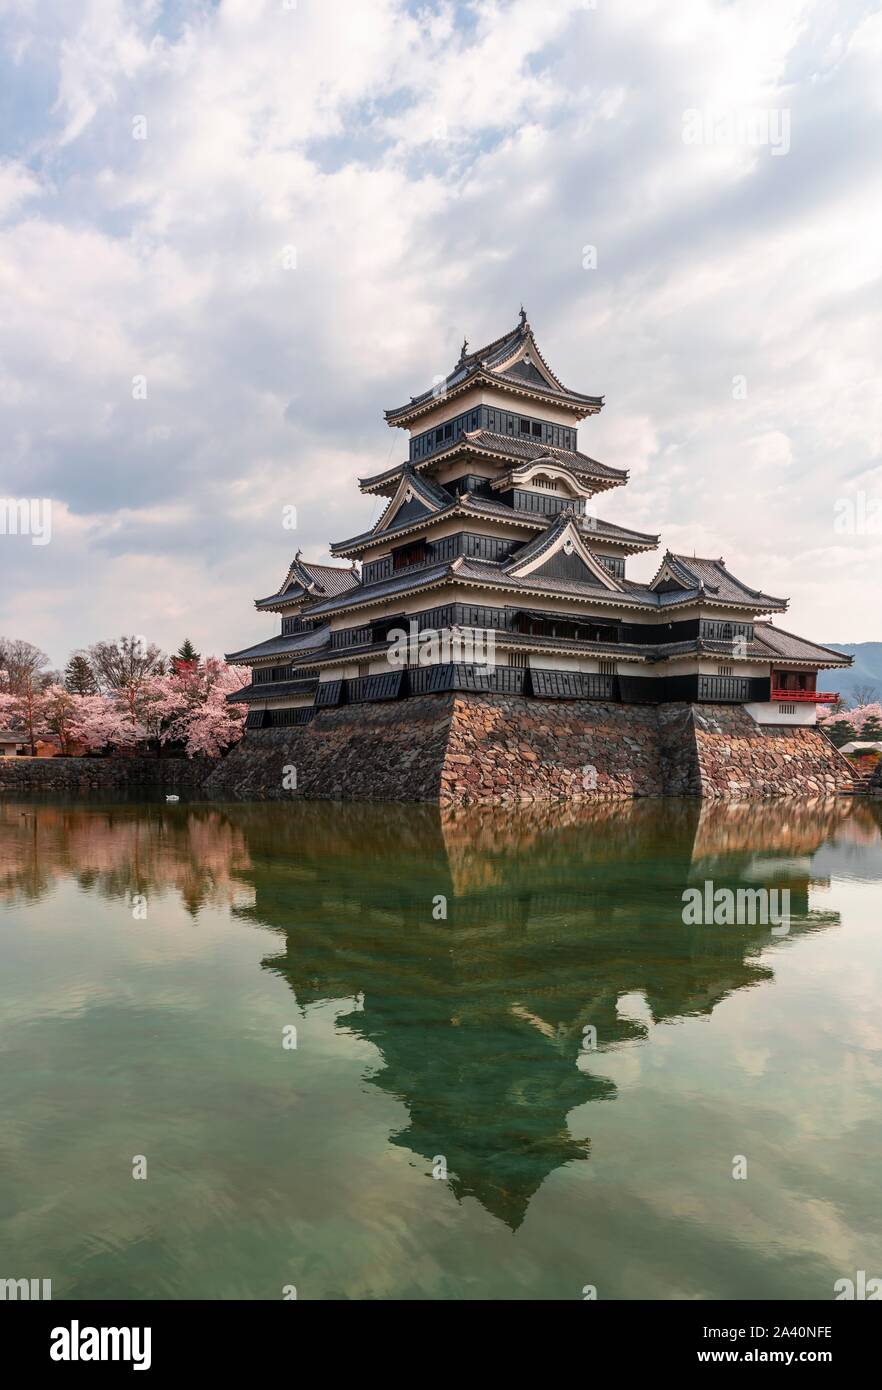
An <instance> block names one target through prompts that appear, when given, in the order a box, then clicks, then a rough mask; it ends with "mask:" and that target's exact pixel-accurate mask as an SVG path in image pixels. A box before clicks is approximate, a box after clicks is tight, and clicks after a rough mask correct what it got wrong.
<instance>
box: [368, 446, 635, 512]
mask: <svg viewBox="0 0 882 1390" xmlns="http://www.w3.org/2000/svg"><path fill="white" fill-rule="evenodd" d="M560 452H562V453H575V452H576V451H575V450H561V451H560ZM460 456H465V457H472V458H483V459H490V460H492V461H493V462H494V463H496V462H498V461H499V460H503V463H504V465H505V466H509V465H512V464H514V465H517V464H523V463H524V462H525V460H524V459H523V458H520V457H519V456H518V455H517V454H508V453H506V452H505V451H504V450H502V449H488V448H486V447H484V446H482V445H480V444H474V443H472V442H471V441H469V440H468V439H467V438H466V437H465V436H461V437H460V438H459V439H457V440H454V442H453V443H452V444H450V445H448V447H447V448H446V449H439V450H438V452H437V453H435V454H430V455H429V457H428V458H425V459H414V460H408V461H407V463H401V464H398V465H397V466H396V467H395V468H387V469H385V470H384V472H382V473H374V474H372V475H369V476H368V477H367V478H359V480H358V486H359V489H360V491H361V492H363V493H365V494H366V495H371V494H373V493H380V494H381V495H385V496H387V497H391V496H393V495H394V493H395V492H396V491H397V489H398V484H399V482H400V481H401V475H402V473H403V472H404V469H405V468H410V469H411V470H412V471H413V472H414V473H425V472H427V471H428V470H429V469H431V468H436V467H437V466H438V465H439V464H441V463H453V462H455V461H456V459H457V458H459V457H460ZM549 457H553V454H550V455H549ZM586 457H587V455H586ZM592 462H593V460H592ZM600 466H602V467H603V468H605V469H607V471H608V473H609V474H610V475H611V476H609V477H607V476H605V475H604V474H600V473H592V472H591V471H590V470H588V469H586V470H584V471H583V470H582V469H580V468H578V467H576V466H574V465H572V464H566V463H560V464H558V467H561V468H566V469H567V470H568V471H569V472H572V473H573V474H574V475H575V476H577V477H578V478H579V479H583V478H584V479H587V480H588V482H589V483H590V484H591V487H592V495H593V493H595V492H606V491H608V490H609V489H610V488H613V487H623V486H624V485H625V483H627V481H628V476H629V474H628V470H627V469H626V468H610V467H609V465H608V464H603V465H600Z"/></svg>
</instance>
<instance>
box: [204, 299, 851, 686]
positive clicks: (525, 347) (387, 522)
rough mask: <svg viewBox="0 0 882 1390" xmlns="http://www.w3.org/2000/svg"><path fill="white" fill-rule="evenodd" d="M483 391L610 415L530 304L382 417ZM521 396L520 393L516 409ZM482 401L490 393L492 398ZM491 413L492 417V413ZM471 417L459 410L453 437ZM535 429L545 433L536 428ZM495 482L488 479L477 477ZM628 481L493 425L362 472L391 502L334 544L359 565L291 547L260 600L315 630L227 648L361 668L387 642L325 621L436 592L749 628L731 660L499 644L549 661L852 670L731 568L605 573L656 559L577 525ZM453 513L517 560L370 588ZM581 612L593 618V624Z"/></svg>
mask: <svg viewBox="0 0 882 1390" xmlns="http://www.w3.org/2000/svg"><path fill="white" fill-rule="evenodd" d="M474 387H493V388H496V390H497V391H502V392H504V393H505V394H507V395H509V396H511V397H512V398H513V402H512V410H513V411H517V410H519V409H521V410H524V411H526V410H527V409H528V407H527V406H524V405H523V401H524V400H527V399H528V398H529V399H531V400H532V401H533V403H534V404H535V405H536V407H537V410H536V412H535V413H536V414H538V415H539V416H540V417H541V416H542V415H543V412H542V406H543V404H544V405H546V406H547V405H552V404H553V405H554V406H555V407H556V411H555V412H552V414H553V415H554V418H555V420H557V421H559V420H560V419H561V418H562V417H561V414H560V411H561V410H564V411H567V412H569V414H570V416H571V419H572V420H573V421H575V420H578V419H582V418H583V417H584V416H586V415H591V414H595V413H596V412H597V411H599V410H600V409H601V407H602V405H603V398H602V397H600V396H587V395H583V394H581V393H579V392H576V391H572V390H570V389H569V388H568V387H566V386H564V385H563V383H562V382H561V381H560V379H559V378H558V377H557V376H556V375H555V374H554V373H553V372H552V370H551V368H550V367H549V366H548V363H547V362H546V361H545V359H544V357H543V356H542V354H541V352H540V351H539V348H538V346H537V344H536V340H535V338H534V336H533V332H532V329H531V327H530V325H529V323H528V322H527V316H526V314H525V313H524V312H523V310H522V311H521V317H520V322H519V324H518V325H517V327H516V328H514V329H513V330H511V331H510V332H509V333H506V334H504V335H503V336H502V337H500V338H497V339H496V340H495V341H494V342H492V343H488V344H486V345H485V346H484V347H482V348H479V349H478V351H477V352H469V351H468V345H467V344H463V350H462V353H461V354H460V359H459V361H458V362H457V364H456V366H455V367H454V369H453V371H452V372H450V373H449V374H448V376H447V377H446V378H445V381H444V385H443V389H442V390H441V391H440V392H439V391H438V389H437V388H435V389H434V390H430V391H425V392H423V393H422V394H421V395H419V396H414V397H411V400H410V402H409V403H408V404H407V405H404V406H399V407H397V408H396V409H393V410H389V411H387V412H386V419H387V421H388V423H389V424H390V425H395V426H404V427H411V426H412V427H414V428H415V430H416V431H417V432H418V431H420V430H422V429H423V428H429V427H430V425H431V419H430V417H432V416H433V414H434V416H435V418H436V419H437V412H438V411H439V409H441V410H443V411H444V414H443V415H442V417H441V419H442V421H443V422H447V421H449V417H450V411H449V409H448V407H449V403H450V401H451V399H452V398H455V397H456V396H457V395H459V394H464V393H465V392H466V391H470V390H472V388H474ZM515 398H520V402H521V403H520V404H518V401H517V400H515ZM486 399H492V394H491V396H490V397H489V398H488V397H485V400H486ZM470 408H471V407H466V409H467V410H468V409H470ZM487 409H488V411H489V410H490V409H491V407H490V406H489V405H488V406H487ZM503 418H504V416H503ZM465 422H466V421H465V418H464V417H463V416H460V417H459V422H458V424H457V428H459V425H460V424H464V423H465ZM546 423H547V424H549V425H550V423H551V422H548V421H547V420H546ZM533 424H534V425H535V426H536V428H537V429H539V430H540V433H541V428H542V422H541V420H539V421H534V422H533ZM548 433H549V437H559V436H556V435H554V434H553V431H552V430H551V429H549V431H548ZM573 438H575V435H574V434H573ZM460 459H462V460H463V461H464V462H465V464H466V465H468V462H469V460H470V459H476V460H477V459H479V460H480V461H481V463H482V465H484V467H483V473H482V481H481V482H480V484H476V486H478V485H479V486H480V488H481V492H480V495H479V494H478V493H474V492H464V493H461V494H458V495H457V494H455V493H454V492H453V491H452V490H448V488H447V487H446V486H444V485H442V484H441V483H440V482H439V481H438V478H437V475H438V473H439V471H440V470H441V469H442V468H445V469H447V470H448V476H450V465H451V463H454V462H458V461H459V460H460ZM488 463H489V464H490V465H491V467H490V468H489V469H488V468H487V466H486V465H487V464H488ZM474 471H477V472H479V473H481V470H480V469H478V470H472V469H470V468H469V467H468V466H466V467H465V468H464V469H463V473H462V474H461V475H460V478H461V479H462V477H463V476H464V475H469V474H471V473H472V472H474ZM488 472H489V473H490V474H491V476H489V477H484V476H483V474H485V473H488ZM537 476H538V477H539V478H540V481H541V483H542V484H544V487H545V489H547V488H549V487H550V486H555V487H556V488H557V491H556V493H554V494H550V493H549V492H548V491H546V490H542V491H540V490H539V489H538V488H536V479H537ZM627 479H628V473H627V470H624V469H617V468H611V467H609V466H608V465H606V464H603V463H599V462H598V461H597V460H596V459H593V458H591V457H590V456H589V455H587V454H583V453H581V452H580V451H578V450H577V449H575V448H571V449H563V448H558V447H552V446H551V445H549V444H547V443H545V442H540V440H539V439H538V438H536V437H527V436H524V435H509V434H501V433H496V432H494V431H492V430H489V429H484V428H475V429H472V430H466V431H463V432H461V433H460V434H459V435H458V437H457V438H455V439H453V440H451V441H450V443H449V444H447V445H446V446H445V447H441V448H438V449H437V450H436V451H435V452H433V453H431V454H429V455H428V456H427V457H424V458H420V459H414V460H408V461H407V462H405V463H402V464H399V465H397V466H396V467H394V468H390V469H386V470H385V471H384V472H382V473H376V474H373V475H371V476H368V477H365V478H362V479H361V480H360V486H361V490H362V491H363V492H365V493H368V494H374V495H379V496H384V497H386V498H387V499H388V501H387V504H386V506H385V508H384V510H383V512H382V515H381V516H380V517H379V519H378V520H377V521H376V522H375V524H374V525H372V526H371V527H370V528H369V529H368V530H365V531H363V532H360V533H359V534H358V535H355V536H351V537H349V538H348V539H347V540H343V541H338V542H336V543H335V544H334V545H332V547H331V553H332V555H336V556H345V557H347V558H349V559H352V561H353V563H352V566H351V567H349V568H346V567H343V566H339V565H319V564H314V563H312V562H308V561H304V560H303V559H302V557H301V554H300V552H299V551H298V552H297V555H296V556H295V558H294V561H293V562H292V564H291V566H290V567H289V569H288V572H287V574H286V575H285V578H284V581H283V583H282V585H281V586H280V588H279V590H278V591H277V592H276V593H275V594H271V595H270V596H269V597H267V598H263V599H258V600H257V601H256V606H257V608H259V609H261V610H264V611H275V612H281V613H291V612H294V611H298V612H299V613H300V616H301V617H302V619H303V622H304V624H306V625H308V626H307V628H306V630H301V631H299V632H297V633H292V634H289V635H285V636H276V637H273V638H271V639H270V640H269V641H266V642H261V643H258V644H256V645H255V646H253V647H248V648H245V649H243V650H242V651H240V652H234V653H232V654H231V655H230V656H229V657H228V660H230V661H234V662H235V661H238V662H242V663H246V664H247V663H251V662H262V661H271V660H273V659H274V658H279V659H283V660H285V659H287V660H289V661H290V662H291V664H292V665H293V666H295V667H296V666H298V665H299V664H302V665H304V666H312V665H322V664H325V663H331V662H340V661H346V660H352V659H353V658H354V657H355V656H356V654H357V658H358V659H359V660H360V659H361V658H362V657H365V656H369V655H371V654H372V653H374V652H375V651H384V650H385V643H383V642H377V643H374V644H372V645H367V644H359V645H358V646H357V648H356V649H355V650H352V651H350V650H346V649H342V648H334V649H332V648H331V622H332V620H334V619H336V618H340V617H342V616H344V615H346V614H350V613H352V614H355V615H356V617H355V618H354V619H353V622H354V623H355V624H356V625H357V624H358V617H357V615H358V613H359V611H361V610H366V609H371V608H374V607H377V608H379V609H380V611H381V612H383V611H385V613H386V615H387V616H388V614H389V612H390V610H392V611H394V612H396V613H398V612H401V613H402V614H404V613H406V612H407V611H408V610H409V607H410V600H412V599H414V598H416V597H417V596H420V595H424V594H426V593H431V594H433V596H434V594H436V593H437V598H438V602H439V603H442V604H443V603H444V602H445V601H449V599H450V596H451V594H455V593H456V592H457V591H460V592H461V591H462V590H473V591H474V602H475V603H476V604H482V603H486V604H488V606H499V605H504V606H506V607H507V608H509V609H510V610H514V611H521V607H523V611H524V612H527V613H530V614H532V615H533V616H538V617H540V618H542V617H545V618H549V619H552V620H561V621H562V622H564V623H566V622H568V621H575V623H576V624H577V625H579V624H582V623H584V624H589V625H590V623H591V622H592V621H594V620H595V619H598V618H600V619H601V621H603V620H604V618H603V615H604V614H606V613H610V612H612V613H614V612H615V611H616V610H617V611H618V615H619V619H620V621H621V622H625V623H627V622H631V621H637V622H638V623H639V622H640V621H641V618H642V619H643V620H644V621H647V622H651V621H652V619H653V617H658V616H661V615H664V618H665V621H667V620H668V615H670V621H673V620H674V619H675V618H676V617H677V615H678V613H679V614H680V615H681V616H683V615H684V614H685V616H687V617H692V616H694V615H695V612H696V610H697V611H698V612H700V613H702V614H704V613H709V612H714V611H715V610H716V612H717V613H719V615H720V617H721V618H723V619H724V620H727V621H728V620H729V619H733V620H734V621H736V622H738V621H739V620H750V621H751V622H753V625H754V636H753V638H752V639H750V640H749V641H746V642H744V643H742V644H741V645H740V646H739V647H738V649H737V651H736V650H733V644H732V642H731V641H729V642H727V641H722V640H720V641H713V640H710V639H707V638H703V637H696V638H694V639H690V640H687V641H683V640H677V641H667V642H666V641H664V640H663V632H664V629H663V628H662V627H661V626H660V627H659V633H658V635H659V638H660V639H661V640H659V641H657V642H652V641H649V642H643V643H632V642H609V641H603V642H599V641H598V642H596V643H594V642H591V641H585V640H583V639H578V640H577V639H576V638H575V637H574V638H569V637H568V638H558V637H550V636H538V635H536V634H531V635H527V634H521V633H518V632H513V631H508V630H506V631H504V632H503V631H499V632H497V645H498V646H499V647H501V648H502V649H503V650H505V649H506V648H509V647H510V648H517V647H529V648H534V649H536V650H538V651H542V652H548V653H555V652H559V653H568V652H573V651H575V652H579V653H581V654H582V655H586V654H588V655H598V656H604V657H609V656H621V657H625V658H627V660H628V661H633V662H638V663H641V664H652V663H659V662H665V661H667V660H671V659H674V658H676V657H679V656H682V655H695V656H719V657H725V659H726V661H727V662H728V661H753V662H757V661H763V662H766V661H768V662H780V661H786V662H787V663H788V664H793V665H796V666H799V665H805V666H807V667H818V668H820V667H822V666H823V667H833V666H847V665H849V664H850V661H851V659H850V658H848V657H844V656H843V655H842V653H840V652H835V651H832V650H831V649H829V648H827V647H820V646H818V645H816V644H815V643H812V642H808V641H806V640H805V639H804V638H801V637H796V636H795V635H793V634H791V633H787V632H784V631H783V630H781V629H777V628H774V627H772V625H771V623H768V622H756V621H755V620H756V619H757V618H760V617H764V616H765V615H768V614H771V613H776V612H783V611H785V610H786V608H787V606H788V604H787V600H786V599H783V598H777V597H775V596H773V595H770V594H766V593H764V592H763V591H762V590H760V589H754V588H752V587H751V586H750V585H748V584H746V583H744V582H743V581H742V580H740V579H738V578H737V576H736V575H734V574H732V572H731V571H730V570H729V569H728V567H727V565H726V563H725V561H724V560H723V559H720V558H710V559H708V558H702V557H698V556H694V555H693V556H689V555H682V554H678V553H676V552H674V551H670V550H668V551H666V552H665V555H664V557H663V559H662V561H661V563H660V565H659V568H658V571H657V573H656V574H655V576H654V577H653V578H652V580H651V581H650V582H649V583H638V582H636V581H634V580H631V579H627V578H625V577H623V576H622V575H621V573H618V574H617V573H615V572H614V569H615V566H610V565H608V564H606V563H603V562H602V559H603V557H607V558H608V557H609V556H610V554H611V553H613V554H614V553H616V552H618V554H619V555H622V554H625V555H627V554H634V553H636V552H638V551H645V550H649V549H654V548H655V547H656V546H657V545H658V541H659V538H658V536H657V535H652V534H650V533H647V532H641V531H635V530H631V529H629V528H628V527H625V526H619V525H617V524H614V523H612V522H607V521H603V520H601V519H599V518H595V517H589V516H584V515H582V514H581V513H580V512H579V510H578V509H579V508H580V507H583V506H584V498H585V497H587V496H591V495H593V494H594V493H595V492H598V491H602V490H605V489H607V488H611V487H617V486H620V485H621V484H623V483H625V482H627ZM452 486H453V484H452V482H451V487H452ZM531 489H535V491H536V494H537V495H538V496H541V497H548V496H549V495H554V496H555V497H556V501H555V504H554V505H556V506H558V507H559V510H558V511H557V512H556V513H554V514H548V513H546V512H544V511H537V510H529V511H528V510H526V509H522V507H521V505H512V501H514V502H517V503H520V500H521V499H523V501H524V503H526V502H536V497H535V496H534V497H529V496H525V493H526V492H529V491H530V490H531ZM561 489H562V491H563V492H565V493H566V494H567V495H566V496H563V495H562V491H561ZM489 491H492V492H493V493H496V494H505V495H507V496H508V497H509V498H510V499H511V501H508V502H506V501H503V500H502V497H501V495H500V496H487V495H484V494H485V492H489ZM536 505H537V506H538V505H540V504H539V503H537V504H536ZM541 505H542V506H544V505H545V503H544V502H543V503H542V504H541ZM460 519H461V520H462V521H463V523H464V526H463V529H465V530H468V531H471V532H472V533H473V534H475V533H477V534H480V533H481V523H482V522H493V523H496V524H497V525H498V524H500V523H501V524H502V525H503V526H507V527H510V528H511V531H510V532H509V534H510V535H511V536H512V538H513V540H514V542H515V548H514V551H513V553H511V554H509V555H508V557H507V558H505V559H500V560H483V559H481V560H479V559H475V558H472V557H468V556H464V555H460V556H459V557H457V558H456V559H453V560H443V561H438V562H435V563H433V562H431V561H429V562H428V563H421V564H419V563H415V564H413V565H411V566H409V567H408V568H406V569H404V570H401V571H398V572H395V573H392V574H390V575H388V576H387V577H386V578H383V579H378V580H376V581H374V582H371V583H364V582H363V580H362V577H361V575H359V573H358V572H357V570H356V568H355V559H354V557H356V556H358V555H362V554H364V553H366V552H370V551H372V550H374V551H376V550H377V549H378V547H383V548H384V550H385V547H386V546H387V544H388V546H389V548H390V549H391V548H392V547H393V546H395V545H396V544H397V543H399V542H404V541H406V540H407V538H408V537H416V536H420V535H422V536H427V537H431V535H432V532H433V531H435V528H436V527H437V526H438V525H439V523H448V522H450V521H458V520H460ZM450 533H451V528H450V527H449V526H447V527H446V534H450ZM502 534H505V533H502ZM494 535H495V536H497V537H498V536H499V535H500V532H499V531H498V530H497V531H495V532H494ZM506 548H508V547H506ZM599 552H600V553H599ZM562 599H563V600H571V601H572V607H571V608H570V610H569V612H568V613H567V612H565V611H564V612H561V611H550V610H552V608H553V604H552V603H551V602H549V601H550V600H562ZM471 601H472V597H471V595H470V596H469V602H471ZM586 610H587V612H588V613H590V615H591V616H590V617H585V616H584V614H585V612H586ZM689 610H691V612H690V611H689ZM686 630H687V631H688V630H690V629H686ZM679 631H680V632H682V631H683V629H682V628H681V629H679ZM646 635H647V636H648V635H649V633H647V634H646ZM653 635H654V634H653ZM283 674H284V673H283ZM301 684H302V682H301ZM287 689H288V687H287V686H286V685H284V684H282V685H279V684H276V685H274V686H273V687H272V689H271V690H267V691H266V692H265V693H266V694H267V695H269V694H272V695H277V694H285V693H286V691H287ZM292 693H293V692H292Z"/></svg>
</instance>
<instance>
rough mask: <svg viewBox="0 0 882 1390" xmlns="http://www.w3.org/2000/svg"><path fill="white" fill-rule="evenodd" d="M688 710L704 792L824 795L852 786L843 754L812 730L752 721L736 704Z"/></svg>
mask: <svg viewBox="0 0 882 1390" xmlns="http://www.w3.org/2000/svg"><path fill="white" fill-rule="evenodd" d="M690 709H691V721H692V728H693V731H694V742H695V749H696V756H697V763H698V773H699V778H700V782H701V790H700V794H701V795H702V796H704V797H707V798H710V799H718V798H729V799H731V800H738V799H740V798H747V797H750V798H752V797H757V796H830V795H836V794H837V793H840V792H847V791H853V790H854V776H853V773H852V769H851V767H850V765H849V763H848V759H847V758H845V757H844V756H843V754H842V753H840V752H839V750H838V748H834V746H833V744H832V743H831V742H830V741H829V739H828V738H826V737H825V736H824V734H822V733H821V732H820V730H818V729H814V728H806V727H799V726H796V727H784V726H780V725H770V724H756V723H754V721H753V720H752V719H751V717H750V715H749V714H748V713H747V712H746V711H745V710H743V709H741V708H740V707H739V706H738V705H692V706H691V707H690Z"/></svg>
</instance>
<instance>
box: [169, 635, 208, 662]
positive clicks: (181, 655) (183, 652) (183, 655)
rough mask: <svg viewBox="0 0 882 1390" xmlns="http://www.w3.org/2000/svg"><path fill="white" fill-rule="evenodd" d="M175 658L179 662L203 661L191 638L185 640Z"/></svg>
mask: <svg viewBox="0 0 882 1390" xmlns="http://www.w3.org/2000/svg"><path fill="white" fill-rule="evenodd" d="M175 656H176V657H177V659H178V660H179V661H201V659H202V658H201V657H200V655H199V653H198V652H197V650H196V648H195V647H194V646H193V643H192V642H191V641H190V639H189V637H185V638H184V640H183V642H182V643H181V645H180V646H179V647H178V650H177V651H176V652H175Z"/></svg>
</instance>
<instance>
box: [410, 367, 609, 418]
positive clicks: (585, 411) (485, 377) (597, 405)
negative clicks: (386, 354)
mask: <svg viewBox="0 0 882 1390" xmlns="http://www.w3.org/2000/svg"><path fill="white" fill-rule="evenodd" d="M476 386H490V387H493V389H494V390H497V391H502V392H503V393H505V394H506V395H510V396H514V397H516V398H517V399H519V400H531V401H539V402H540V403H541V404H542V405H553V406H557V407H558V408H559V409H561V410H566V411H569V413H570V414H571V415H572V416H573V418H574V419H576V420H584V419H585V417H586V416H588V415H597V414H598V412H599V411H601V410H602V409H603V397H602V396H579V395H576V394H575V393H572V394H570V393H566V394H564V393H558V392H557V391H552V390H548V391H543V390H542V388H541V387H539V386H536V385H530V384H529V383H527V382H526V381H525V382H524V383H523V385H520V384H519V383H518V382H517V381H516V380H515V379H514V378H512V377H502V376H496V375H495V374H494V373H493V372H490V371H487V370H486V369H485V368H483V367H478V368H476V369H475V370H474V371H473V372H470V373H469V374H468V375H467V376H465V377H463V379H462V381H460V382H457V384H456V386H452V387H448V389H447V390H446V391H445V392H444V393H443V395H438V396H434V395H429V396H428V398H423V399H421V398H419V397H417V398H415V399H414V400H413V401H411V402H409V403H408V404H407V405H401V406H397V407H396V408H395V409H393V410H386V411H384V415H385V419H386V423H387V425H390V426H391V427H393V428H406V427H407V426H408V425H410V424H411V423H412V422H413V421H414V420H418V419H419V418H420V417H421V416H423V415H429V414H431V412H432V411H434V410H437V409H438V406H439V405H446V403H447V402H448V401H452V400H455V399H456V398H457V396H461V395H463V394H464V393H465V392H466V391H473V390H474V389H475V387H476Z"/></svg>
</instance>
